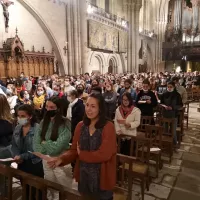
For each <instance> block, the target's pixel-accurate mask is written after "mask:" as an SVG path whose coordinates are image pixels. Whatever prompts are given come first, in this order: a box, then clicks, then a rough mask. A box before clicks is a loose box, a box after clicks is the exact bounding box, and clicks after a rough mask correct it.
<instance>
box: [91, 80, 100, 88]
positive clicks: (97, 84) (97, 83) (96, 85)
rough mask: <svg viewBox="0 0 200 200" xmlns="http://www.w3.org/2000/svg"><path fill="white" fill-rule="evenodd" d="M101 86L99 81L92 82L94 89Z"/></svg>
mask: <svg viewBox="0 0 200 200" xmlns="http://www.w3.org/2000/svg"><path fill="white" fill-rule="evenodd" d="M98 86H99V81H98V80H97V79H93V80H92V87H98Z"/></svg>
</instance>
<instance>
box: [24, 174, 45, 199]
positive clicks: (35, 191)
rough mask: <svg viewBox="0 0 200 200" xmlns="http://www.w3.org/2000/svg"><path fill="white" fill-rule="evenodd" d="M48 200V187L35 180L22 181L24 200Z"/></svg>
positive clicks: (26, 179)
mask: <svg viewBox="0 0 200 200" xmlns="http://www.w3.org/2000/svg"><path fill="white" fill-rule="evenodd" d="M33 195H34V196H35V200H39V199H40V198H42V200H47V186H46V185H45V184H44V183H42V182H40V181H38V180H37V178H35V179H28V177H27V178H24V179H23V180H22V200H34V198H32V197H33Z"/></svg>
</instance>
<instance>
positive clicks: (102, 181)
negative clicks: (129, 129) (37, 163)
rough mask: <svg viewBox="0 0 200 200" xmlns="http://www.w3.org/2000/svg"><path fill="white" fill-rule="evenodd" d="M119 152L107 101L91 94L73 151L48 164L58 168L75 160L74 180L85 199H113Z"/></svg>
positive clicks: (78, 126)
mask: <svg viewBox="0 0 200 200" xmlns="http://www.w3.org/2000/svg"><path fill="white" fill-rule="evenodd" d="M116 152H117V146H116V134H115V128H114V125H113V123H112V122H109V121H107V120H106V118H105V104H104V99H103V97H102V95H100V94H91V95H90V96H89V98H88V100H87V103H86V105H85V117H84V120H83V122H80V123H79V124H78V125H77V127H76V130H75V135H74V138H73V143H72V147H71V149H70V150H69V151H67V152H65V153H64V154H62V155H61V156H59V157H57V158H51V159H50V160H49V162H48V163H49V165H50V167H52V168H55V167H57V166H60V165H61V166H63V165H67V164H69V163H71V162H73V161H75V160H76V166H75V170H74V178H75V179H76V181H77V182H78V190H79V192H80V193H81V194H82V196H83V199H85V200H88V199H100V200H101V199H104V200H112V199H113V192H112V190H113V189H114V187H115V183H116Z"/></svg>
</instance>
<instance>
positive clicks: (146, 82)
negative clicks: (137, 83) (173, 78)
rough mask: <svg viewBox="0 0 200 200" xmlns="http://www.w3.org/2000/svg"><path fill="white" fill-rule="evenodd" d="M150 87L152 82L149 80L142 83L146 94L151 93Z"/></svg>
mask: <svg viewBox="0 0 200 200" xmlns="http://www.w3.org/2000/svg"><path fill="white" fill-rule="evenodd" d="M149 86H150V82H149V80H148V79H145V80H144V81H143V83H142V89H143V91H144V92H148V91H149Z"/></svg>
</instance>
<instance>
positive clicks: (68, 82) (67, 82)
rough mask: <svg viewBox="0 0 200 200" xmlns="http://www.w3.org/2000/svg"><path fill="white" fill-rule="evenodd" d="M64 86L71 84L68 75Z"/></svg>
mask: <svg viewBox="0 0 200 200" xmlns="http://www.w3.org/2000/svg"><path fill="white" fill-rule="evenodd" d="M64 86H65V87H68V86H70V79H69V78H68V77H65V81H64Z"/></svg>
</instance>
